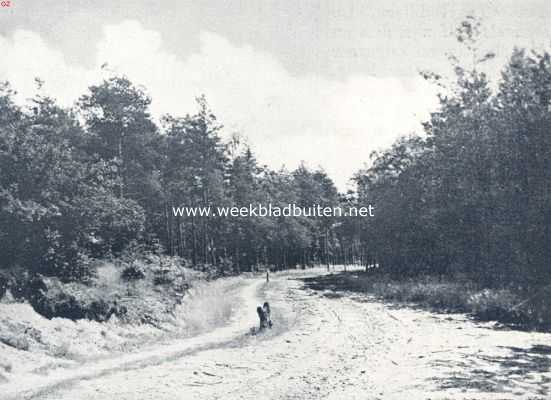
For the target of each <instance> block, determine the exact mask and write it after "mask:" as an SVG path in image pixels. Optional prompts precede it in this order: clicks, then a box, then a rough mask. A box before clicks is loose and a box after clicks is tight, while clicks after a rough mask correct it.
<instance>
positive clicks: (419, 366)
mask: <svg viewBox="0 0 551 400" xmlns="http://www.w3.org/2000/svg"><path fill="white" fill-rule="evenodd" d="M318 273H320V272H319V271H318ZM309 274H312V272H309ZM303 276H304V274H303V275H301V274H281V275H280V274H274V275H273V276H272V277H271V281H270V282H269V283H268V284H266V283H264V281H263V279H261V278H258V279H251V280H247V281H245V283H244V284H243V287H242V291H241V294H242V298H243V300H244V301H243V303H242V309H241V313H239V314H238V315H239V318H235V319H233V320H232V321H231V322H230V324H229V325H228V326H226V327H223V328H220V329H217V330H215V331H213V332H211V333H209V334H205V335H200V336H197V337H194V338H190V339H186V340H181V341H176V342H174V343H171V344H170V345H166V346H159V347H157V348H154V349H149V350H147V351H144V352H141V353H138V354H134V355H130V356H128V357H124V359H121V358H117V359H113V360H104V361H101V362H99V363H96V364H94V365H86V366H84V367H83V368H82V369H81V370H80V371H76V372H75V373H74V375H73V376H69V377H65V379H61V378H59V377H58V378H59V380H58V381H55V379H54V378H55V377H52V376H50V377H47V378H45V379H44V382H40V383H39V387H38V388H34V390H33V391H28V392H26V393H23V394H20V395H19V396H18V397H16V398H21V399H31V398H35V399H38V398H39V399H56V400H57V399H79V400H84V399H95V400H100V399H101V400H104V399H105V400H107V399H117V400H131V399H132V400H134V399H167V400H175V399H255V400H257V399H322V398H323V399H362V400H365V399H404V398H407V399H426V398H431V399H547V398H549V397H550V396H551V334H546V333H534V332H519V331H513V330H505V329H496V328H495V327H494V326H493V324H490V323H483V324H481V323H475V322H473V321H471V320H469V319H468V318H466V317H465V316H463V315H444V314H434V313H430V312H426V311H419V310H412V309H409V308H398V307H392V306H390V305H387V304H383V303H381V302H378V301H374V300H373V299H370V298H369V297H366V296H358V295H347V296H342V295H338V294H335V293H333V292H330V291H328V290H327V291H317V292H316V291H313V290H310V289H305V288H304V285H303V282H302V280H301V278H302V277H303ZM264 299H268V300H269V301H270V303H271V305H272V309H273V319H274V322H275V326H274V329H273V330H271V331H268V332H267V333H265V334H262V335H251V334H250V333H249V329H250V328H251V327H252V326H253V325H255V324H256V322H257V321H256V320H257V317H256V314H255V307H256V305H257V304H259V303H260V302H261V301H263V300H264ZM48 380H49V382H48ZM40 385H42V386H40ZM0 397H1V396H0ZM8 398H13V396H12V397H9V396H8Z"/></svg>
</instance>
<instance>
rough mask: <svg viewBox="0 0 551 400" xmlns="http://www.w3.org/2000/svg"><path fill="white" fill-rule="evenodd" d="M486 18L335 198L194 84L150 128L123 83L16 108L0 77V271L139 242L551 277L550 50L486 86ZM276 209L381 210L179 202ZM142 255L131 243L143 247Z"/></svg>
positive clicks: (518, 55)
mask: <svg viewBox="0 0 551 400" xmlns="http://www.w3.org/2000/svg"><path fill="white" fill-rule="evenodd" d="M479 28H480V23H479V21H477V20H476V19H474V18H471V17H469V18H467V19H466V20H465V21H464V22H463V23H462V24H461V25H460V27H459V28H458V30H457V32H456V33H457V39H458V41H459V42H460V43H461V44H463V45H464V46H465V49H466V51H467V53H468V59H469V62H468V63H465V65H468V66H464V64H461V63H460V62H459V60H458V58H457V57H454V56H450V60H451V62H452V65H453V67H454V72H455V76H454V79H453V80H452V82H451V83H448V84H447V83H446V82H445V80H444V79H443V78H442V77H440V76H438V75H436V74H434V73H425V74H424V76H425V77H426V78H427V79H430V80H432V81H433V82H434V83H435V84H437V85H440V86H441V87H443V88H444V90H443V93H442V94H441V95H440V96H439V102H440V104H439V107H438V109H437V110H436V111H434V112H433V113H432V114H431V117H430V119H429V121H427V122H425V123H424V135H423V136H413V135H411V136H406V137H402V138H400V139H399V140H397V141H396V142H395V144H394V145H393V146H391V147H390V148H389V149H387V150H385V151H381V152H376V153H373V154H372V155H371V158H372V163H371V166H370V167H368V168H365V169H363V170H360V171H358V173H357V174H356V175H355V176H354V178H353V179H354V182H355V183H356V186H357V190H356V191H353V192H348V193H345V194H343V193H339V192H338V191H337V189H336V188H335V185H334V184H333V182H332V181H331V179H330V178H329V177H328V176H327V174H326V173H325V172H324V171H323V170H320V169H316V170H312V169H309V168H307V167H306V166H304V165H300V166H299V167H298V168H296V169H294V170H292V171H287V170H285V169H281V170H277V171H276V170H273V169H270V168H268V167H266V166H262V165H259V163H258V162H257V160H256V158H255V156H254V153H253V151H252V149H251V148H250V147H249V146H248V145H247V144H246V143H244V142H243V141H242V140H241V139H240V138H238V137H233V138H232V139H231V140H229V141H227V142H225V141H223V140H222V135H221V133H222V130H223V127H222V125H221V124H220V123H219V121H218V120H217V118H216V116H215V115H214V113H213V112H212V111H211V110H210V109H209V106H208V104H207V102H206V99H205V98H204V96H202V97H199V98H197V105H198V110H197V112H196V113H195V114H192V115H186V116H184V117H175V116H171V115H166V116H164V117H163V118H162V120H161V121H160V123H158V124H157V123H155V121H154V120H153V118H152V117H151V114H150V112H149V106H150V103H151V99H150V98H149V97H148V95H147V94H146V93H145V91H144V90H143V89H141V88H140V87H138V86H135V85H134V84H132V82H130V81H129V80H128V79H127V78H125V77H112V78H110V79H107V80H105V81H103V82H102V83H100V84H98V85H94V86H91V87H90V88H89V90H88V91H87V93H85V94H84V95H83V96H82V97H81V98H80V99H79V101H78V103H77V104H76V106H75V107H72V108H69V109H65V108H62V107H60V106H59V105H58V104H56V102H55V100H53V99H52V98H50V97H47V96H43V95H40V94H39V95H37V96H36V97H35V98H34V99H32V100H31V101H30V103H29V104H28V105H26V106H20V105H17V104H16V103H15V102H14V100H13V96H14V92H13V89H11V88H10V86H9V84H7V83H5V84H2V85H1V86H0V243H1V246H0V270H13V269H20V270H21V269H22V270H25V271H28V272H29V273H31V274H34V273H40V274H44V275H54V276H58V277H60V278H62V279H64V280H86V279H87V278H89V277H90V276H92V275H93V274H94V270H93V263H92V260H94V259H98V258H106V257H117V256H119V255H121V254H122V253H123V252H128V251H132V250H133V249H138V248H143V247H145V248H148V249H150V250H151V251H155V252H158V253H165V254H168V255H172V256H179V257H181V258H182V260H184V262H185V263H186V264H187V265H191V266H192V267H194V268H198V269H202V270H209V269H217V270H219V271H220V270H221V271H223V272H235V273H238V272H240V271H250V270H254V269H255V268H257V267H258V266H269V267H271V268H277V269H282V268H290V267H294V266H297V265H302V266H308V265H313V264H324V265H329V264H351V263H357V264H362V265H378V266H379V267H380V269H382V270H384V271H388V272H390V273H392V274H394V275H397V276H398V275H399V276H412V275H416V274H430V275H439V276H446V277H451V278H454V277H458V276H467V277H469V278H470V279H475V280H477V281H480V282H484V283H485V284H487V285H495V284H506V283H516V282H519V281H522V282H529V283H530V284H539V283H545V282H549V280H550V278H551V268H550V267H549V261H550V260H551V193H550V191H549V189H550V186H551V135H550V133H551V132H550V127H551V56H550V55H549V53H547V52H531V53H529V52H527V51H525V50H522V49H515V50H514V52H513V54H512V55H511V58H510V60H509V62H508V63H507V65H506V66H505V68H504V69H503V71H502V76H501V80H500V82H499V85H498V86H497V87H496V88H492V85H491V84H490V82H489V80H488V77H487V76H486V75H485V74H484V72H482V71H481V70H482V66H483V64H484V63H486V62H487V61H488V60H490V59H492V58H493V53H491V52H482V53H481V52H480V50H479V48H478V47H477V39H478V36H479V33H480V32H479V31H480V29H479ZM255 203H263V204H267V203H271V204H274V205H280V206H282V207H283V206H285V205H287V204H289V203H294V204H296V205H297V206H299V207H308V206H311V205H312V204H320V205H322V206H330V207H334V206H340V207H342V208H348V207H350V206H356V207H360V206H365V205H368V204H373V205H374V207H375V217H373V218H367V219H362V218H357V219H356V218H346V217H341V218H339V217H316V218H309V217H292V218H286V217H281V218H271V217H251V218H239V217H235V218H232V217H228V218H218V219H210V218H202V217H199V216H181V215H174V213H172V209H173V207H178V206H188V207H193V206H209V205H213V206H228V207H231V206H241V205H244V204H255ZM136 251H137V250H136Z"/></svg>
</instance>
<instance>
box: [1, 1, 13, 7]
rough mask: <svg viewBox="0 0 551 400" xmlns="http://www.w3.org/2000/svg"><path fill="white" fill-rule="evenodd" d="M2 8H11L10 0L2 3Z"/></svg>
mask: <svg viewBox="0 0 551 400" xmlns="http://www.w3.org/2000/svg"><path fill="white" fill-rule="evenodd" d="M0 6H2V7H10V6H11V2H10V1H9V0H6V1H2V2H1V3H0Z"/></svg>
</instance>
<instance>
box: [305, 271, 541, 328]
mask: <svg viewBox="0 0 551 400" xmlns="http://www.w3.org/2000/svg"><path fill="white" fill-rule="evenodd" d="M304 282H305V286H306V287H308V288H310V289H314V290H322V291H326V290H331V291H334V292H361V293H365V294H369V295H372V296H375V297H376V298H378V299H381V300H386V301H392V302H397V303H403V304H409V305H415V306H419V307H422V308H426V309H430V310H432V311H438V312H449V313H454V312H460V313H467V314H470V315H471V316H473V317H474V318H476V319H478V320H482V321H498V322H501V323H504V324H507V325H512V326H515V327H518V328H527V329H537V330H546V331H548V330H551V296H550V295H551V286H541V287H537V288H518V289H513V288H482V287H479V286H478V285H477V284H476V283H474V282H472V281H468V280H462V281H458V282H453V281H445V280H442V279H437V278H434V277H419V278H416V279H403V280H397V279H395V278H391V277H389V276H387V275H383V274H380V273H370V272H348V273H346V272H343V273H339V274H333V275H325V276H318V277H312V278H306V279H304Z"/></svg>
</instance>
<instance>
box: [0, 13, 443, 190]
mask: <svg viewBox="0 0 551 400" xmlns="http://www.w3.org/2000/svg"><path fill="white" fill-rule="evenodd" d="M200 42H201V46H200V50H199V51H198V52H197V53H195V54H192V55H190V56H189V57H187V58H186V59H182V58H178V57H177V56H175V55H174V54H172V53H170V52H168V51H166V50H165V49H163V46H162V37H161V35H160V34H159V33H158V32H155V31H151V30H146V29H144V28H143V27H142V26H141V24H140V23H138V22H136V21H125V22H122V23H120V24H117V25H109V26H106V27H104V31H103V37H102V38H101V39H100V40H99V42H98V43H97V47H96V49H95V51H96V67H95V68H93V69H85V68H82V67H79V66H74V65H68V64H67V62H66V61H65V58H64V56H63V54H62V53H60V52H59V51H56V50H55V48H53V47H52V46H49V45H48V44H47V43H45V42H44V41H43V40H42V39H41V38H40V36H39V35H37V34H36V33H33V32H29V31H22V30H19V31H16V32H15V33H14V34H13V36H12V37H10V38H3V37H0V54H2V58H1V59H0V79H1V80H4V79H8V80H9V81H10V82H11V83H12V84H13V86H14V88H15V89H17V90H18V91H19V92H20V93H21V95H20V98H27V97H30V96H31V95H32V93H33V91H34V82H33V79H34V77H35V76H39V77H41V78H42V79H44V80H45V82H46V84H45V86H44V90H45V91H46V92H47V93H51V94H52V95H54V96H55V97H56V98H58V99H59V101H60V102H62V103H63V104H67V105H68V104H71V103H72V102H73V101H74V100H75V99H76V98H77V97H78V96H79V95H80V94H82V93H83V92H84V91H85V88H86V87H87V86H88V85H90V84H91V83H95V82H98V81H99V79H101V77H102V76H104V74H105V72H104V71H103V72H102V71H100V68H99V66H100V65H102V64H103V63H104V62H107V63H108V64H109V68H110V69H112V70H114V71H116V72H118V73H124V74H125V75H127V76H128V77H129V78H130V79H131V80H133V81H134V82H135V83H137V84H141V85H144V86H145V87H146V88H147V89H148V91H149V93H150V94H151V96H152V98H153V104H152V111H153V113H154V114H155V115H160V114H163V113H172V114H176V115H183V114H185V113H188V112H193V111H194V109H195V104H194V98H195V96H197V95H199V94H202V93H204V94H205V95H206V96H207V100H208V101H209V103H210V104H211V106H212V108H213V110H214V111H215V113H216V114H217V115H218V116H219V119H220V120H221V122H222V123H224V124H225V126H226V128H227V132H228V133H231V132H233V131H239V132H241V133H242V134H244V135H245V136H247V137H248V138H249V142H250V143H251V144H252V145H253V147H254V149H255V151H256V153H257V155H258V159H259V161H260V162H263V163H267V164H269V165H271V166H272V167H275V168H278V167H279V166H281V164H286V165H287V166H288V167H290V168H292V167H294V166H296V165H297V164H298V163H299V162H300V161H301V160H304V161H305V162H306V163H307V164H308V165H311V166H318V165H321V166H323V167H324V168H325V169H326V171H327V172H328V173H329V174H330V176H331V177H332V178H333V179H334V180H335V181H336V182H337V184H338V186H339V187H340V188H341V189H344V188H345V183H346V181H347V180H348V178H350V176H351V175H352V174H353V173H354V172H355V171H356V170H357V169H358V168H360V167H361V166H362V165H363V163H365V162H366V161H367V160H368V155H369V153H370V152H371V151H372V150H374V149H377V148H380V147H383V146H387V145H389V144H390V143H391V142H392V141H393V140H394V138H396V137H397V136H398V135H400V134H404V133H408V132H411V131H414V130H419V128H420V124H419V123H420V121H422V120H423V119H426V118H427V117H428V110H430V109H431V107H433V106H434V104H435V97H434V90H433V89H432V88H431V87H430V86H428V85H427V84H426V83H425V82H424V81H423V80H422V79H421V78H419V77H410V78H400V79H398V78H377V77H370V76H354V77H349V78H348V79H346V80H344V81H337V80H331V79H325V78H322V77H319V76H312V75H305V76H299V77H297V76H293V75H291V74H290V73H289V72H288V71H287V70H286V69H285V68H284V67H283V65H282V64H281V63H280V62H279V61H278V60H277V59H275V58H274V57H273V56H272V55H271V54H268V53H266V52H262V51H260V50H258V49H255V48H252V47H251V46H248V45H246V46H236V45H234V44H232V43H230V42H229V41H228V40H226V39H225V38H223V37H221V36H220V35H217V34H215V33H211V32H203V33H202V34H201V36H200Z"/></svg>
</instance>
